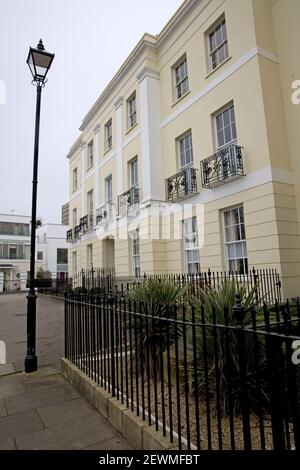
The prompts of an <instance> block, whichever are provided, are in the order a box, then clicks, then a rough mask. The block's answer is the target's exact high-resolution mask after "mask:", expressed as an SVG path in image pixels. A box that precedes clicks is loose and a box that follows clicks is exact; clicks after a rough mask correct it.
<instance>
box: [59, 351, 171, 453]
mask: <svg viewBox="0 0 300 470" xmlns="http://www.w3.org/2000/svg"><path fill="white" fill-rule="evenodd" d="M61 369H62V372H63V374H64V376H65V377H66V379H67V380H69V381H70V382H71V383H72V384H73V385H74V386H75V387H76V389H77V390H78V391H79V393H80V394H81V395H83V396H84V397H85V398H86V399H87V400H88V402H89V403H90V404H91V405H92V406H93V407H94V408H96V410H97V411H98V412H99V413H100V414H101V415H103V416H104V417H105V418H106V419H107V420H108V421H109V422H110V423H111V424H112V425H113V426H114V427H115V428H116V429H117V430H118V431H119V432H120V433H121V434H123V436H124V437H125V438H126V439H127V440H128V441H129V442H130V444H131V445H132V446H133V447H134V448H135V449H143V450H168V449H174V450H175V449H178V442H177V439H176V438H175V437H174V442H173V443H171V442H170V439H169V435H168V434H167V436H164V435H163V433H162V430H160V429H159V430H158V431H156V430H155V425H154V424H152V425H151V426H149V424H148V421H143V420H142V418H141V417H140V416H136V414H135V413H133V412H132V411H131V409H130V408H128V407H126V405H125V404H122V403H121V402H120V401H119V400H117V399H116V398H115V397H111V395H110V394H109V393H108V392H107V391H106V390H104V389H103V388H102V387H100V386H99V385H97V384H96V383H95V382H94V381H93V380H92V379H90V378H89V377H88V376H87V375H86V374H85V373H84V372H82V371H81V370H80V369H78V368H77V367H76V366H74V364H72V363H71V362H70V361H69V360H68V359H65V358H62V359H61Z"/></svg>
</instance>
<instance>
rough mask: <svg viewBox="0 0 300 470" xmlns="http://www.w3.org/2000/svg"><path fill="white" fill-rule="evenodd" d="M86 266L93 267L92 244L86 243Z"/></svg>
mask: <svg viewBox="0 0 300 470" xmlns="http://www.w3.org/2000/svg"><path fill="white" fill-rule="evenodd" d="M86 248H87V268H88V269H93V244H92V243H91V244H89V245H87V247H86Z"/></svg>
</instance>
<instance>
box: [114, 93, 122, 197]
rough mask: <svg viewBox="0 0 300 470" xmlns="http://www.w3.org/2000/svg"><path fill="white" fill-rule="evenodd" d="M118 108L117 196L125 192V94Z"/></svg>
mask: <svg viewBox="0 0 300 470" xmlns="http://www.w3.org/2000/svg"><path fill="white" fill-rule="evenodd" d="M115 109H116V134H115V135H116V150H117V196H120V195H121V194H122V193H123V192H124V182H123V96H120V97H119V98H118V99H117V101H116V102H115Z"/></svg>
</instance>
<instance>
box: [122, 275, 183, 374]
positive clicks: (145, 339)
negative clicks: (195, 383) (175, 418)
mask: <svg viewBox="0 0 300 470" xmlns="http://www.w3.org/2000/svg"><path fill="white" fill-rule="evenodd" d="M185 294H186V288H185V287H181V286H180V285H177V284H174V283H172V282H170V281H168V280H161V279H149V280H147V281H145V282H144V283H142V284H140V285H138V286H137V287H136V288H135V290H134V291H133V292H132V293H131V294H130V296H129V298H128V301H129V306H130V308H131V310H136V311H137V312H139V313H140V314H142V315H145V316H138V317H137V318H136V320H135V323H134V318H132V319H131V327H132V330H133V340H134V341H135V347H136V351H137V361H138V367H139V371H141V367H144V368H145V367H146V364H147V361H148V357H149V369H150V375H151V377H154V376H158V375H159V373H160V368H161V353H162V352H164V351H165V350H166V348H167V341H169V345H172V344H173V343H174V340H175V337H176V335H177V336H180V335H181V328H180V326H179V325H178V324H177V325H175V324H174V322H172V321H171V322H170V321H168V320H174V319H175V318H176V315H177V318H179V314H177V313H176V312H177V307H178V306H179V304H180V303H181V302H182V301H183V300H184V297H185ZM146 317H147V318H146Z"/></svg>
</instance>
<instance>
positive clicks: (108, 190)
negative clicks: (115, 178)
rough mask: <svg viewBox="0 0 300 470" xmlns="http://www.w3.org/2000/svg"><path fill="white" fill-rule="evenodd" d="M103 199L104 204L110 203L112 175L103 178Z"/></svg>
mask: <svg viewBox="0 0 300 470" xmlns="http://www.w3.org/2000/svg"><path fill="white" fill-rule="evenodd" d="M104 200H105V203H106V204H112V175H108V176H107V177H106V178H105V180H104Z"/></svg>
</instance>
